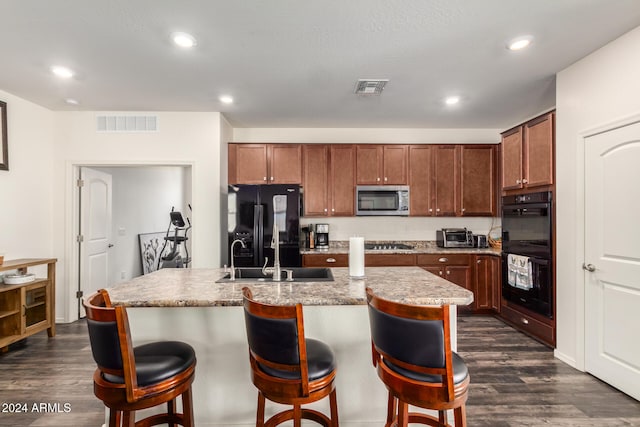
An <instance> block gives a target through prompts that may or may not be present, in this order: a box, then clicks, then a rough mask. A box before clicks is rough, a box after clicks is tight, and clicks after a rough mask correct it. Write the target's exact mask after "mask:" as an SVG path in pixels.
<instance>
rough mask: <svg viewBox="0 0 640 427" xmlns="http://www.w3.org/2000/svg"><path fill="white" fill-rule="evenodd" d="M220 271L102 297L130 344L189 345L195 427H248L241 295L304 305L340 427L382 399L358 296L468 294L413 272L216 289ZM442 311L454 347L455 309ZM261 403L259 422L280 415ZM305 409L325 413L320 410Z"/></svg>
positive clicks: (153, 280) (465, 300) (431, 301)
mask: <svg viewBox="0 0 640 427" xmlns="http://www.w3.org/2000/svg"><path fill="white" fill-rule="evenodd" d="M225 273H226V272H225V270H223V269H216V268H213V269H162V270H159V271H156V272H154V273H152V274H149V275H144V276H140V277H138V278H135V279H133V280H131V281H128V282H125V283H121V284H118V285H116V286H114V287H112V288H109V289H108V291H109V294H110V296H111V300H112V302H113V304H114V305H124V306H126V307H127V312H128V315H129V321H130V325H131V334H132V338H133V343H134V345H140V344H142V343H144V342H147V341H157V340H180V341H185V342H187V343H189V344H190V345H192V346H193V347H194V349H195V351H196V355H197V359H198V365H197V367H196V379H195V382H194V384H193V400H194V412H195V421H196V424H197V425H198V426H231V425H233V426H253V425H255V411H256V395H257V391H256V389H255V387H254V386H253V384H252V383H251V379H250V367H249V356H248V346H247V342H246V335H245V326H244V314H243V309H242V288H243V287H244V286H249V287H250V288H251V289H252V291H253V294H254V298H255V299H256V300H258V301H260V302H263V303H268V304H276V305H289V304H296V303H301V304H303V306H304V322H305V335H306V336H307V337H309V338H317V339H320V340H322V341H324V342H326V343H327V344H329V345H330V346H331V347H332V349H333V350H334V352H335V354H336V358H337V361H338V374H337V379H336V385H337V396H338V408H339V410H338V413H339V417H340V424H341V425H342V426H347V427H349V426H353V427H355V426H365V425H369V424H370V423H371V424H372V425H373V424H380V422H383V420H384V419H385V416H386V404H387V392H386V389H385V388H384V386H383V384H382V383H381V382H380V381H379V380H378V378H377V375H376V372H375V369H374V368H373V366H372V362H371V342H370V335H369V319H368V314H367V310H366V298H365V288H366V287H370V288H372V289H373V291H374V292H375V293H377V294H378V295H379V296H381V297H382V298H386V299H390V300H393V301H398V302H402V303H406V304H416V305H441V304H451V305H467V304H470V303H471V302H473V294H472V292H470V291H468V290H466V289H464V288H462V287H460V286H457V285H455V284H453V283H451V282H449V281H447V280H444V279H442V278H440V277H438V276H436V275H434V274H431V273H429V272H427V271H425V270H423V269H421V268H419V267H384V268H382V267H379V268H366V269H365V277H364V278H361V279H353V278H350V277H349V271H348V268H332V269H331V273H332V275H333V280H332V281H293V282H287V281H282V282H271V281H264V280H261V279H246V278H243V279H238V280H236V281H234V282H231V281H222V282H220V279H221V278H222V277H223V276H224V275H225ZM294 280H295V279H294ZM451 312H452V319H451V320H452V322H451V325H452V346H453V348H455V331H456V327H455V325H456V310H451ZM275 405H276V404H273V403H268V404H267V416H269V415H270V414H272V413H275V412H277V411H278V410H280V409H281V408H277V409H276V408H275ZM311 407H313V408H316V409H318V410H321V411H323V412H326V411H327V410H328V403H327V402H317V403H316V404H314V405H311Z"/></svg>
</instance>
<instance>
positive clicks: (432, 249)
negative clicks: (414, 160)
mask: <svg viewBox="0 0 640 427" xmlns="http://www.w3.org/2000/svg"><path fill="white" fill-rule="evenodd" d="M365 243H366V244H371V243H372V244H376V245H385V244H393V243H402V244H405V245H409V246H412V247H413V249H365V251H364V252H365V254H478V255H480V254H484V255H496V256H500V254H501V253H502V251H501V250H500V249H495V248H492V247H488V248H441V247H438V246H437V245H436V242H435V241H429V240H427V241H425V240H402V241H400V240H398V241H393V242H389V241H379V240H367V241H366V242H365ZM348 253H349V242H348V241H344V240H337V241H332V242H330V243H329V248H327V249H307V248H303V249H300V254H302V255H311V254H348Z"/></svg>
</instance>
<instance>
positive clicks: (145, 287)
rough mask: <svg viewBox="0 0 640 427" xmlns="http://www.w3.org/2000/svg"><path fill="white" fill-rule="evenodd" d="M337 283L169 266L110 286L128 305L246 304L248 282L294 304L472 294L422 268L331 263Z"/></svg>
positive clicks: (267, 299)
mask: <svg viewBox="0 0 640 427" xmlns="http://www.w3.org/2000/svg"><path fill="white" fill-rule="evenodd" d="M331 271H332V273H333V277H334V279H335V280H334V281H333V282H284V281H283V282H259V281H257V280H256V281H244V280H243V281H236V282H226V283H215V282H216V280H218V279H220V278H221V277H222V276H223V275H224V270H223V269H221V268H167V269H161V270H158V271H156V272H154V273H151V274H147V275H144V276H140V277H136V278H134V279H132V280H130V281H127V282H123V283H120V284H118V285H116V286H113V287H111V288H108V289H107V291H108V292H109V295H110V297H111V302H112V303H113V304H114V305H124V306H127V307H210V306H239V305H242V288H243V287H244V286H249V287H250V288H251V289H252V291H253V294H254V298H255V299H256V300H258V301H261V302H264V303H268V304H276V305H290V304H295V303H302V304H303V305H364V304H366V297H365V287H367V286H369V287H370V288H372V289H373V291H374V292H375V293H376V294H378V295H379V296H380V297H382V298H386V299H389V300H393V301H397V302H401V303H405V304H415V305H442V304H453V305H467V304H470V303H471V302H473V293H472V292H471V291H469V290H467V289H464V288H462V287H460V286H458V285H456V284H454V283H451V282H449V281H448V280H445V279H442V278H441V277H439V276H436V275H434V274H431V273H429V272H427V271H425V270H423V269H421V268H419V267H366V268H365V278H364V279H352V278H350V277H349V269H348V268H332V269H331Z"/></svg>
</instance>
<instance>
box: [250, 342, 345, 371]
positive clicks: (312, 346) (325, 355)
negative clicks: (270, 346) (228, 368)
mask: <svg viewBox="0 0 640 427" xmlns="http://www.w3.org/2000/svg"><path fill="white" fill-rule="evenodd" d="M306 345H307V366H308V369H309V380H317V379H319V378H322V377H325V376H327V375H329V374H330V373H331V372H332V371H334V370H335V369H336V362H335V360H336V358H335V355H334V354H333V350H332V349H331V347H329V346H328V345H327V344H325V343H323V342H322V341H318V340H314V339H312V338H307V340H306ZM259 366H260V369H262V370H263V371H264V372H266V373H267V374H269V375H272V376H274V377H278V378H283V379H288V380H293V379H298V380H299V379H300V373H299V372H293V371H282V370H280V369H273V368H269V367H268V366H265V365H261V364H259Z"/></svg>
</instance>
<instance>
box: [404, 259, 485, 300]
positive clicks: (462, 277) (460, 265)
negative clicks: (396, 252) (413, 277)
mask: <svg viewBox="0 0 640 427" xmlns="http://www.w3.org/2000/svg"><path fill="white" fill-rule="evenodd" d="M416 261H417V265H418V266H420V267H422V268H423V269H425V270H427V271H428V272H430V273H433V274H437V275H439V276H441V277H442V278H444V279H447V280H448V281H450V282H453V283H455V284H456V285H458V286H462V287H463V288H465V289H468V290H470V291H471V292H473V286H472V271H473V269H472V266H471V255H468V254H418V255H417V257H416ZM475 299H476V296H475V292H474V302H473V303H471V304H470V305H468V306H459V307H458V308H459V309H460V310H461V311H470V310H474V309H475Z"/></svg>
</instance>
